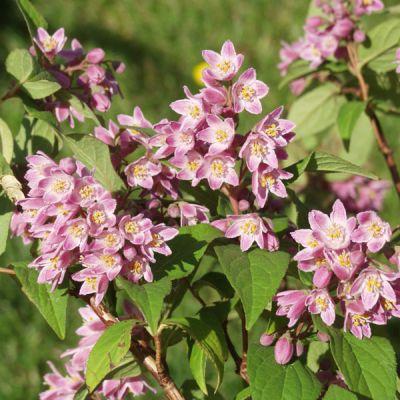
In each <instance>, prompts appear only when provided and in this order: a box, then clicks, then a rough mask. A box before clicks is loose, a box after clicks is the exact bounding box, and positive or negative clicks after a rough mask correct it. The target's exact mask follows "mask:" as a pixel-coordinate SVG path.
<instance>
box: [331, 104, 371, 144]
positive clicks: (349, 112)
mask: <svg viewBox="0 0 400 400" xmlns="http://www.w3.org/2000/svg"><path fill="white" fill-rule="evenodd" d="M364 109H365V104H364V103H363V102H361V101H351V102H347V103H344V104H343V105H342V106H341V107H340V110H339V115H338V119H337V126H338V129H339V134H340V137H341V138H342V141H343V144H344V147H345V148H346V150H347V151H348V150H349V146H350V138H351V135H352V133H353V130H354V128H355V126H356V124H357V121H358V120H359V118H360V116H361V114H362V112H363V111H364Z"/></svg>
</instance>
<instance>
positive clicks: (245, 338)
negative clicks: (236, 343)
mask: <svg viewBox="0 0 400 400" xmlns="http://www.w3.org/2000/svg"><path fill="white" fill-rule="evenodd" d="M239 316H240V319H241V321H242V361H241V363H240V376H241V377H242V378H243V379H244V380H245V381H246V382H247V383H249V377H248V375H247V350H248V347H249V334H248V332H247V329H246V317H245V315H244V311H243V310H241V312H239Z"/></svg>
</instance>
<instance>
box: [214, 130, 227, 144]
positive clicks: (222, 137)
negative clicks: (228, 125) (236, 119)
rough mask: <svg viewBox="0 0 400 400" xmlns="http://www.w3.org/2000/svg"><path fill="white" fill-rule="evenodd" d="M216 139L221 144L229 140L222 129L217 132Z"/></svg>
mask: <svg viewBox="0 0 400 400" xmlns="http://www.w3.org/2000/svg"><path fill="white" fill-rule="evenodd" d="M215 139H216V140H217V142H219V143H221V142H224V141H225V140H226V139H228V134H227V133H226V132H225V131H223V130H222V129H218V130H217V131H216V132H215Z"/></svg>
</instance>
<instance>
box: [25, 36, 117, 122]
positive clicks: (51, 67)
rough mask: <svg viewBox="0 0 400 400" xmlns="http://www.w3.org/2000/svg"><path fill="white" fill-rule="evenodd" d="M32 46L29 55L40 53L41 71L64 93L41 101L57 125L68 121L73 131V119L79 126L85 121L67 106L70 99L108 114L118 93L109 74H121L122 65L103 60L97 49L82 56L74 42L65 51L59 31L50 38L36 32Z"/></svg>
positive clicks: (111, 75) (77, 44)
mask: <svg viewBox="0 0 400 400" xmlns="http://www.w3.org/2000/svg"><path fill="white" fill-rule="evenodd" d="M34 42H35V45H36V47H33V46H32V47H31V49H30V52H31V54H32V55H36V50H37V49H39V50H40V52H41V54H42V57H41V59H40V62H41V64H42V67H43V68H44V69H46V71H48V72H49V73H50V74H52V75H53V76H54V78H55V79H56V80H57V82H58V83H59V84H60V85H61V87H62V89H64V91H63V92H59V93H56V94H55V95H54V96H51V97H48V98H47V99H46V100H45V101H46V104H45V106H46V109H48V110H50V111H53V112H54V114H55V116H56V118H57V120H58V121H59V122H63V121H65V120H68V122H69V124H70V126H71V127H72V128H73V127H74V118H76V119H77V120H78V121H80V122H83V121H84V119H85V116H84V115H83V113H82V112H81V111H80V110H79V109H77V108H76V107H74V106H73V105H72V104H73V102H70V98H71V95H74V96H76V97H77V98H78V99H79V100H80V101H82V102H84V103H85V104H86V105H87V106H88V107H90V108H91V109H93V110H97V111H99V112H106V111H108V110H109V108H110V106H111V98H112V97H113V96H114V95H115V94H118V93H120V89H119V86H118V83H117V81H116V79H115V78H114V75H113V73H114V72H116V73H122V72H123V71H124V69H125V65H124V64H123V63H121V62H118V61H109V60H106V58H105V53H104V50H102V49H100V48H95V49H92V50H90V51H89V52H87V53H85V51H84V50H83V47H82V45H81V44H80V43H79V41H78V40H77V39H73V40H72V42H71V48H70V49H65V48H64V46H65V44H66V42H67V38H66V37H65V34H64V29H63V28H60V29H58V30H57V31H56V32H55V33H54V34H53V35H50V34H49V33H48V32H47V31H46V30H45V29H43V28H39V29H38V31H37V35H36V37H35V38H34ZM65 91H68V93H66V92H65ZM71 103H72V104H71Z"/></svg>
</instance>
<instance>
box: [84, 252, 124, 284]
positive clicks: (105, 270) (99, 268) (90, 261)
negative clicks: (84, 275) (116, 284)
mask: <svg viewBox="0 0 400 400" xmlns="http://www.w3.org/2000/svg"><path fill="white" fill-rule="evenodd" d="M81 263H82V265H83V266H84V267H85V268H88V269H91V270H95V271H96V273H97V274H105V275H106V276H107V279H108V280H109V281H112V280H114V279H115V277H116V276H117V275H118V273H119V271H121V268H122V258H121V256H120V255H119V254H118V253H115V254H103V253H92V254H87V255H85V256H84V257H83V258H82V260H81Z"/></svg>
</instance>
